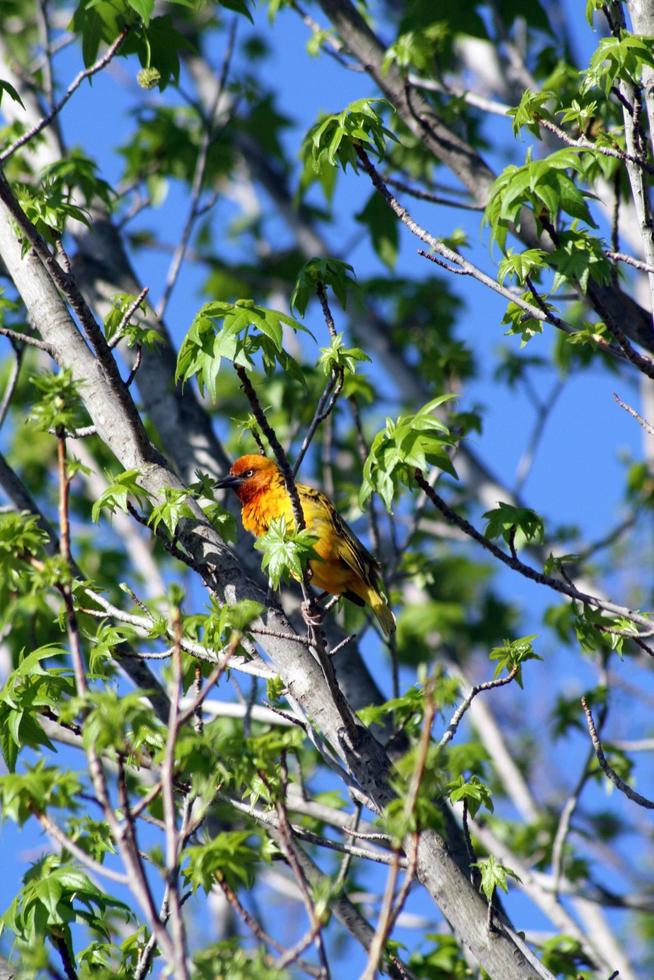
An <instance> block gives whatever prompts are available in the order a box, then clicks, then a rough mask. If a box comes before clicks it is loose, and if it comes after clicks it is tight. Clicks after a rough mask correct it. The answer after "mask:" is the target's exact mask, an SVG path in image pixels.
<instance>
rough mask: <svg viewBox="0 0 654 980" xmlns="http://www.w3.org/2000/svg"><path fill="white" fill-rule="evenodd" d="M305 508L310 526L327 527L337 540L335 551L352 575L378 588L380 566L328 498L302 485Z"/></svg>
mask: <svg viewBox="0 0 654 980" xmlns="http://www.w3.org/2000/svg"><path fill="white" fill-rule="evenodd" d="M298 490H299V491H301V492H300V496H301V498H302V506H303V508H304V505H305V502H306V503H307V504H308V507H307V510H308V511H309V513H307V515H306V517H307V524H312V525H313V526H314V527H315V528H316V531H318V530H319V528H318V527H316V525H321V524H322V525H323V526H326V529H327V530H328V531H329V532H331V534H332V535H333V538H334V544H335V550H336V551H337V553H338V556H339V558H341V559H342V560H343V561H344V562H345V564H346V565H348V566H349V567H350V568H351V569H352V571H353V572H356V574H357V575H360V576H361V578H362V579H363V580H364V582H367V583H368V585H372V586H373V587H374V588H377V587H378V585H379V583H378V581H377V576H378V574H379V572H380V567H379V563H378V562H377V560H376V559H375V558H374V557H373V556H372V555H371V554H370V552H369V551H368V549H367V548H366V547H365V546H364V545H363V544H362V543H361V541H359V539H358V538H357V536H356V534H355V533H354V531H353V530H352V528H351V527H349V525H348V524H346V522H345V521H344V520H343V518H342V517H341V515H340V514H339V513H338V512H337V511H336V509H335V508H334V505H333V504H332V502H331V500H330V499H329V497H326V496H325V494H324V493H321V492H320V490H315V489H314V488H313V487H307V486H304V485H299V486H298Z"/></svg>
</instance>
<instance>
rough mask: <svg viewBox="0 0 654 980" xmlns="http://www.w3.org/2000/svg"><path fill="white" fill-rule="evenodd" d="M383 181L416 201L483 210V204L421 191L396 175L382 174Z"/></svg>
mask: <svg viewBox="0 0 654 980" xmlns="http://www.w3.org/2000/svg"><path fill="white" fill-rule="evenodd" d="M384 181H385V183H386V184H390V186H391V187H395V188H397V190H398V191H402V192H403V193H404V194H408V195H409V196H410V197H415V198H416V200H418V201H429V203H430V204H442V205H444V206H445V207H448V208H459V210H463V211H483V210H484V205H483V204H468V203H467V202H466V201H454V200H452V199H451V198H449V197H442V196H441V195H440V194H432V193H431V191H423V190H422V189H421V188H419V187H414V186H413V185H412V184H407V183H405V181H403V180H398V179H397V177H392V176H391V175H390V174H384Z"/></svg>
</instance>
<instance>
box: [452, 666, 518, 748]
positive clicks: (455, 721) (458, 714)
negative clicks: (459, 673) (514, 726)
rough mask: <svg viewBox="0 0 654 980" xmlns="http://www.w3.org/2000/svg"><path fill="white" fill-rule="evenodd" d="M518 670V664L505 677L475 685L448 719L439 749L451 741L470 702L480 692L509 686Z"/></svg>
mask: <svg viewBox="0 0 654 980" xmlns="http://www.w3.org/2000/svg"><path fill="white" fill-rule="evenodd" d="M519 670H520V665H519V664H518V665H516V666H515V667H514V668H513V669H512V670H511V671H509V673H508V674H507V675H506V677H497V678H496V679H495V680H493V681H485V682H484V683H483V684H475V686H474V687H473V688H472V690H471V691H470V693H469V694H468V696H467V697H466V698H465V700H464V701H462V702H461V704H460V705H459V707H458V708H457V709H456V711H455V712H454V714H453V715H452V717H451V718H450V723H449V725H448V726H447V728H446V729H445V731H444V732H443V735H442V736H441V740H440V742H439V743H438V747H439V749H442V748H444V747H445V746H446V745H447V743H448V742H451V741H452V739H453V738H454V736H455V735H456V730H457V728H458V727H459V725H460V723H461V719H462V718H463V716H464V715H465V713H466V711H467V710H468V708H469V707H470V705H471V704H472V702H473V701H474V699H475V698H476V697H477V695H478V694H481V693H482V691H492V690H493V689H494V688H496V687H504V685H505V684H510V683H511V681H512V680H514V679H515V678H516V677H517V675H518V671H519Z"/></svg>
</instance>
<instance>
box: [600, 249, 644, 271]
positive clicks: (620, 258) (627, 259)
mask: <svg viewBox="0 0 654 980" xmlns="http://www.w3.org/2000/svg"><path fill="white" fill-rule="evenodd" d="M606 256H607V258H609V259H613V260H614V262H624V263H625V265H631V266H633V267H634V269H638V270H639V271H640V272H654V266H651V265H648V264H647V262H641V260H640V259H634V258H633V256H631V255H625V253H624V252H607V253H606Z"/></svg>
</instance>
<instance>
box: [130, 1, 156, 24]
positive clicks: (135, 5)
mask: <svg viewBox="0 0 654 980" xmlns="http://www.w3.org/2000/svg"><path fill="white" fill-rule="evenodd" d="M127 2H128V4H129V5H130V7H131V8H132V10H135V11H136V13H137V14H138V15H139V17H140V18H141V20H142V21H143V23H144V24H145V26H146V27H147V26H148V25H149V23H150V18H151V17H152V11H153V10H154V0H127Z"/></svg>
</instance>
